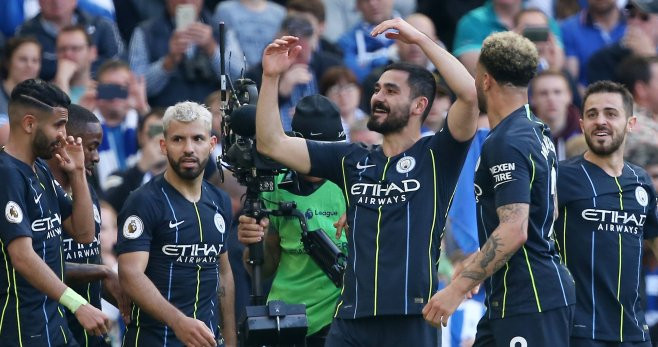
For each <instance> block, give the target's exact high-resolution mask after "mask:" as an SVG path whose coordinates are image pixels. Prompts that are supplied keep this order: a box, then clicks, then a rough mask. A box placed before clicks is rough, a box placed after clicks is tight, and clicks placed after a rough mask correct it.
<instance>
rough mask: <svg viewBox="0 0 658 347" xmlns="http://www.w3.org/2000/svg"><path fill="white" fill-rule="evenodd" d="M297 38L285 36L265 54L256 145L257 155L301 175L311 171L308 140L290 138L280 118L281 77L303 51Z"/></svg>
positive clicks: (267, 48)
mask: <svg viewBox="0 0 658 347" xmlns="http://www.w3.org/2000/svg"><path fill="white" fill-rule="evenodd" d="M297 41H299V39H298V38H296V37H293V36H283V37H282V38H280V39H276V40H274V42H272V43H270V44H269V45H268V46H267V47H266V48H265V51H264V52H263V62H262V64H263V81H262V83H261V87H260V94H259V96H258V104H257V105H256V144H257V147H258V152H260V153H261V154H264V155H266V156H268V157H270V158H272V159H274V160H276V161H278V162H279V163H281V164H283V165H285V166H287V167H288V168H290V169H292V170H295V171H297V172H299V173H302V174H307V173H308V172H309V171H310V170H311V160H310V157H309V154H308V148H307V147H306V141H305V140H304V139H302V138H298V137H290V136H288V135H286V134H285V132H284V131H283V125H281V119H280V118H279V117H280V116H279V101H278V97H279V78H280V77H281V74H283V72H285V71H287V70H288V68H290V66H291V65H292V64H293V63H294V62H295V59H296V58H297V55H299V52H300V50H301V46H299V45H298V43H297Z"/></svg>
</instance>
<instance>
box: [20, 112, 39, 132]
mask: <svg viewBox="0 0 658 347" xmlns="http://www.w3.org/2000/svg"><path fill="white" fill-rule="evenodd" d="M37 124H38V121H37V117H36V116H35V115H33V114H31V113H27V114H25V115H24V116H23V120H22V121H21V126H22V127H23V131H25V132H26V133H28V134H32V133H33V132H34V131H35V130H36V128H37Z"/></svg>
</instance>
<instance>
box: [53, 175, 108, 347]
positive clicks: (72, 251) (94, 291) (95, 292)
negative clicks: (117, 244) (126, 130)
mask: <svg viewBox="0 0 658 347" xmlns="http://www.w3.org/2000/svg"><path fill="white" fill-rule="evenodd" d="M88 186H89V192H90V193H91V201H92V204H93V209H94V241H93V242H91V243H87V244H82V243H77V242H75V240H73V239H72V238H71V237H70V236H69V235H68V233H67V232H66V230H64V234H63V235H62V238H63V246H64V261H65V262H69V263H79V264H101V252H100V241H99V239H98V234H99V233H100V231H101V214H100V210H99V206H100V205H99V203H98V195H96V191H95V190H94V188H93V186H92V185H91V184H89V185H88ZM71 289H73V290H75V292H76V293H78V294H80V295H81V296H82V297H83V298H85V299H86V300H87V301H88V302H89V303H90V304H91V305H93V306H94V307H96V308H98V309H101V291H102V283H101V281H100V280H98V281H93V282H89V283H83V284H77V285H72V286H71ZM66 312H67V314H66V315H67V319H68V322H69V329H71V332H72V333H73V336H74V337H75V339H76V341H78V343H79V344H80V346H82V347H96V346H107V343H105V342H104V337H102V336H94V335H91V334H88V333H87V332H86V331H85V329H84V328H83V327H82V325H80V323H79V322H78V319H77V318H75V315H74V314H72V313H71V312H70V311H68V310H67V311H66Z"/></svg>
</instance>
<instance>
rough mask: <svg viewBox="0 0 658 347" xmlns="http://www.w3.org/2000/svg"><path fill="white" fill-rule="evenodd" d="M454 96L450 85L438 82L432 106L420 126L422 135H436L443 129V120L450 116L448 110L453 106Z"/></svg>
mask: <svg viewBox="0 0 658 347" xmlns="http://www.w3.org/2000/svg"><path fill="white" fill-rule="evenodd" d="M452 98H453V95H452V92H450V89H448V87H446V86H444V85H443V84H437V86H436V94H435V95H434V102H433V103H432V108H431V109H430V113H428V114H427V118H425V121H423V125H422V126H421V128H420V131H421V136H428V135H434V134H435V133H436V132H437V131H439V130H441V127H443V122H444V121H445V119H446V117H447V116H448V110H449V109H450V106H452Z"/></svg>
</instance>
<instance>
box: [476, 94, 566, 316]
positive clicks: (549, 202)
mask: <svg viewBox="0 0 658 347" xmlns="http://www.w3.org/2000/svg"><path fill="white" fill-rule="evenodd" d="M556 175H557V160H556V155H555V147H554V145H553V142H551V135H550V133H549V130H548V127H547V126H546V125H545V124H544V123H542V122H540V121H539V120H538V119H537V118H536V117H535V116H534V115H533V114H532V113H531V112H530V108H529V106H528V105H527V104H526V105H525V106H524V107H521V108H519V109H517V110H515V111H514V112H512V113H511V114H510V115H509V116H507V117H506V118H504V119H503V120H502V121H501V122H500V123H499V124H498V125H497V126H496V127H495V128H493V129H492V130H491V132H490V133H489V136H488V137H487V139H486V140H485V142H484V144H483V146H482V153H481V154H480V160H478V163H477V164H476V169H475V195H476V208H477V211H476V212H477V220H478V237H479V239H480V246H481V247H482V246H484V244H485V243H486V241H487V239H488V237H489V236H490V235H491V233H493V231H494V230H495V229H496V228H497V227H498V224H499V220H498V214H497V213H496V210H497V209H498V208H499V207H501V206H505V205H509V204H514V203H524V204H529V206H530V209H529V218H528V238H527V241H526V242H525V244H524V245H523V246H521V248H520V249H519V250H518V251H517V252H516V253H515V254H514V255H513V256H512V257H511V258H510V260H509V261H508V262H507V263H506V264H505V266H503V267H502V268H500V269H499V270H498V271H497V272H495V273H494V274H493V275H492V276H491V277H489V278H488V279H486V280H485V282H484V284H485V290H486V295H487V297H486V300H485V304H486V305H487V313H486V314H487V317H488V318H490V319H493V318H505V317H506V316H510V315H516V314H523V313H533V312H542V311H546V310H550V309H552V308H558V307H564V306H567V305H571V304H574V303H575V291H574V283H573V279H572V277H571V275H570V274H569V271H568V270H567V268H566V267H565V266H564V264H562V262H561V259H560V256H559V254H558V252H557V250H556V248H555V241H554V238H555V235H554V229H553V211H554V209H555V207H554V198H555V193H556V192H555V189H556V186H555V184H556Z"/></svg>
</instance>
